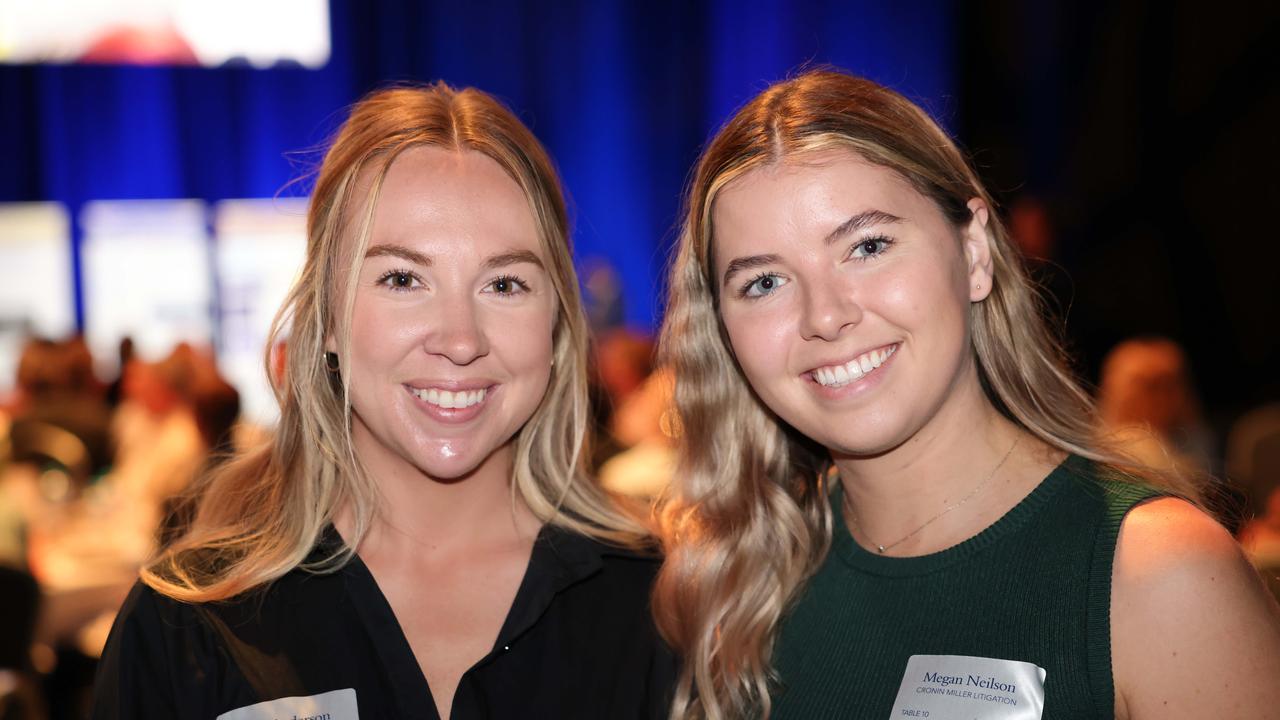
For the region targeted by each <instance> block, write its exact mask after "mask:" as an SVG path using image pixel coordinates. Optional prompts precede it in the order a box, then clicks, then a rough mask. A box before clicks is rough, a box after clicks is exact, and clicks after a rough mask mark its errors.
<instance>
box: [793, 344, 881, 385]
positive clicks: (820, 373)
mask: <svg viewBox="0 0 1280 720" xmlns="http://www.w3.org/2000/svg"><path fill="white" fill-rule="evenodd" d="M899 345H900V343H893V344H891V345H884V346H882V347H878V348H875V349H874V350H868V351H867V352H864V353H862V354H861V355H858V356H856V357H854V358H852V359H850V360H847V361H845V362H843V363H838V364H834V365H824V366H822V367H818V368H814V369H813V370H810V371H809V372H808V375H809V377H810V378H812V379H813V381H814V382H816V383H818V384H819V385H821V386H823V387H828V388H838V387H843V386H845V385H848V384H849V383H852V382H856V381H858V380H861V379H862V378H864V377H866V376H867V375H870V374H872V373H874V372H875V371H876V369H877V368H879V367H880V366H881V365H883V364H884V363H885V361H887V360H888V359H889V358H890V357H892V356H893V354H894V353H895V352H897V350H898V346H899Z"/></svg>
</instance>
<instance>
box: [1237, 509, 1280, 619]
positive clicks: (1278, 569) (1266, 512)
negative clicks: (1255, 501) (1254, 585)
mask: <svg viewBox="0 0 1280 720" xmlns="http://www.w3.org/2000/svg"><path fill="white" fill-rule="evenodd" d="M1239 537H1240V545H1241V546H1242V547H1243V548H1244V550H1245V552H1246V553H1248V555H1249V560H1250V561H1251V562H1252V563H1253V566H1254V567H1255V568H1257V569H1258V573H1259V574H1260V575H1262V579H1263V580H1264V581H1265V582H1266V583H1267V587H1268V588H1269V589H1270V590H1271V594H1272V595H1274V596H1275V597H1276V599H1278V600H1280V488H1277V489H1275V490H1273V491H1272V492H1271V496H1270V497H1268V498H1267V502H1266V505H1265V506H1264V509H1263V512H1262V513H1261V514H1260V515H1259V516H1258V517H1256V518H1254V519H1252V520H1250V521H1249V522H1248V523H1246V524H1245V526H1244V528H1243V529H1242V530H1241V531H1240V535H1239Z"/></svg>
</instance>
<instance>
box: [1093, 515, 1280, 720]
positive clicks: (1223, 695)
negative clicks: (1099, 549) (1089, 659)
mask: <svg viewBox="0 0 1280 720" xmlns="http://www.w3.org/2000/svg"><path fill="white" fill-rule="evenodd" d="M1111 598H1112V605H1111V638H1112V650H1111V651H1112V670H1113V674H1114V677H1115V686H1116V708H1117V717H1121V718H1130V719H1132V720H1147V719H1148V718H1161V719H1162V720H1177V719H1178V718H1214V717H1220V718H1236V717H1240V718H1245V717H1251V718H1263V717H1270V718H1280V682H1278V681H1277V679H1278V678H1280V610H1278V609H1277V607H1276V604H1275V601H1274V600H1273V599H1272V598H1271V596H1270V595H1269V594H1268V593H1267V591H1266V590H1265V588H1264V587H1263V585H1262V583H1261V581H1260V580H1259V578H1258V576H1257V574H1256V572H1255V571H1254V570H1253V568H1252V566H1250V565H1249V563H1248V561H1247V560H1246V559H1245V557H1244V554H1243V553H1242V552H1241V550H1240V548H1239V546H1238V545H1236V543H1235V540H1233V539H1232V538H1231V536H1230V535H1229V534H1228V533H1227V531H1226V530H1224V529H1223V528H1222V526H1220V525H1218V523H1216V522H1215V521H1213V520H1212V519H1211V518H1209V517H1208V516H1207V515H1205V514H1204V513H1203V512H1201V511H1200V510H1198V509H1196V508H1195V507H1194V506H1192V505H1191V504H1189V503H1187V502H1185V501H1182V500H1178V499H1175V498H1163V499H1159V500H1154V501H1152V502H1149V503H1146V504H1145V505H1141V506H1139V507H1137V508H1135V509H1134V510H1132V511H1131V512H1130V513H1129V515H1128V516H1127V517H1126V518H1125V521H1124V524H1123V525H1122V526H1121V530H1120V537H1119V539H1118V541H1117V544H1116V559H1115V567H1114V571H1113V580H1112V591H1111Z"/></svg>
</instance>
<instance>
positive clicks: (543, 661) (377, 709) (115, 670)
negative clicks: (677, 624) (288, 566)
mask: <svg viewBox="0 0 1280 720" xmlns="http://www.w3.org/2000/svg"><path fill="white" fill-rule="evenodd" d="M336 541H338V537H337V534H336V533H335V532H333V531H332V529H330V531H329V532H328V533H327V534H326V537H325V540H323V541H322V542H321V544H320V545H319V546H318V547H317V552H321V551H326V550H327V549H330V548H329V547H328V546H329V544H330V543H333V542H336ZM657 566H658V561H657V560H656V559H655V558H651V557H644V556H641V555H637V554H635V553H631V552H628V551H625V550H619V549H616V548H612V547H609V546H607V545H604V544H601V543H599V542H597V541H595V540H592V539H589V538H587V537H584V536H581V535H578V534H576V533H571V532H568V531H565V530H562V529H559V528H555V527H552V526H550V525H548V526H544V527H543V529H542V532H541V533H539V535H538V539H537V541H536V542H535V543H534V547H533V554H532V556H531V557H530V560H529V567H528V569H527V570H526V572H525V576H524V579H523V581H522V582H521V584H520V588H519V590H518V591H517V592H516V597H515V601H514V603H513V604H512V607H511V610H510V612H509V614H508V615H507V618H506V621H505V622H504V623H503V626H502V629H501V631H500V632H499V633H498V639H497V642H496V643H494V647H493V649H492V651H490V652H489V654H488V655H486V656H485V657H484V658H483V659H481V660H480V661H479V662H477V663H476V664H475V665H474V666H472V667H471V669H469V670H468V671H467V672H466V673H465V674H464V675H463V676H462V679H461V681H460V682H459V684H458V689H457V692H456V694H455V696H454V699H453V710H452V716H451V717H452V718H453V719H454V720H472V719H480V718H485V719H488V718H549V719H550V718H607V719H609V720H627V719H630V718H636V719H637V720H639V719H642V718H644V719H648V718H663V717H666V716H667V711H668V707H669V702H670V694H671V687H672V684H673V682H674V678H675V673H676V667H675V661H674V660H673V658H672V656H671V654H670V652H669V651H668V650H667V648H666V646H665V645H664V644H663V642H662V640H661V638H660V637H659V636H658V634H657V631H656V629H655V628H654V624H653V620H652V619H651V617H650V614H649V589H650V585H651V583H652V581H653V576H654V573H655V572H656V570H657ZM352 705H354V706H355V708H356V710H355V712H356V713H357V714H356V715H352V714H351V706H352ZM326 713H327V715H326ZM224 716H225V717H224ZM93 717H94V718H95V720H115V719H117V718H120V719H123V718H129V719H137V720H144V719H149V718H197V719H201V720H204V719H207V720H215V719H219V718H221V720H257V719H258V718H262V719H263V720H294V718H295V717H296V718H297V719H298V720H304V718H317V719H319V718H325V720H355V718H357V717H358V718H361V719H362V720H400V719H404V720H410V719H412V720H439V717H438V714H437V712H436V707H435V703H434V702H433V700H432V697H431V690H430V688H429V687H428V685H427V681H426V679H425V678H424V677H423V675H422V671H421V669H420V668H419V666H418V663H417V660H416V659H415V658H414V655H413V652H412V651H411V650H410V648H409V642H408V640H407V639H406V638H405V636H404V633H403V631H402V630H401V629H400V625H399V623H398V622H397V621H396V618H395V615H394V614H393V613H392V611H391V606H390V605H389V604H388V603H387V600H386V598H385V597H384V596H383V595H382V592H381V591H380V590H379V589H378V586H377V583H376V582H375V581H374V578H373V576H372V575H371V574H370V573H369V569H368V568H367V567H366V566H365V565H364V563H363V562H361V561H360V559H359V558H358V557H355V558H353V559H352V560H351V562H349V563H348V564H347V565H346V566H345V567H343V568H342V569H341V570H339V571H338V572H335V573H332V574H328V575H315V574H312V573H307V572H304V571H301V570H294V571H293V572H291V573H289V574H287V575H285V576H284V577H283V578H281V579H280V580H278V581H277V582H275V583H273V584H272V585H271V586H270V587H268V588H267V589H266V590H264V591H260V592H256V593H251V594H247V595H245V596H243V597H241V598H237V599H235V600H232V601H228V602H219V603H204V604H194V605H193V604H186V603H181V602H177V601H175V600H172V599H169V598H167V597H164V596H161V595H159V594H158V593H156V592H155V591H153V590H151V589H150V588H148V587H146V586H144V585H142V584H138V585H137V586H136V587H135V588H134V589H133V592H132V593H130V595H129V598H128V599H127V600H126V601H125V604H124V607H123V608H122V609H121V611H120V616H119V617H118V618H117V620H116V624H115V627H114V628H113V629H112V631H111V637H110V639H109V640H108V641H107V647H106V650H105V651H104V653H103V656H102V662H101V664H100V666H99V671H98V679H97V685H96V687H95V692H94V711H93Z"/></svg>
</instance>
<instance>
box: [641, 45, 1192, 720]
mask: <svg viewBox="0 0 1280 720" xmlns="http://www.w3.org/2000/svg"><path fill="white" fill-rule="evenodd" d="M832 148H838V149H844V150H847V151H851V152H853V153H856V154H857V155H858V156H860V157H862V158H863V159H865V160H867V161H868V162H871V163H874V164H876V165H880V166H882V167H885V168H888V169H891V170H893V171H894V172H896V173H898V174H899V175H900V176H901V177H902V178H904V179H905V180H906V181H907V182H909V183H910V184H911V186H912V187H913V188H914V189H915V190H916V191H917V192H919V193H920V194H922V195H923V196H925V197H927V198H929V199H931V200H932V201H933V202H934V203H936V205H937V206H938V207H939V208H940V209H941V211H942V213H943V214H944V215H945V216H946V217H947V218H948V219H950V221H951V222H952V223H953V224H955V225H956V226H957V227H959V226H962V225H963V224H965V223H967V222H968V221H969V219H970V217H971V215H970V210H969V208H968V202H969V201H970V200H971V199H973V198H980V199H982V200H983V201H984V202H985V203H986V204H987V206H988V207H994V204H993V202H992V199H991V197H990V196H989V195H988V193H987V192H986V190H985V189H983V187H982V184H981V182H979V180H978V177H977V175H976V174H975V173H974V171H973V169H972V168H971V167H970V165H969V163H968V162H967V161H966V159H965V157H964V155H963V154H962V153H961V152H960V150H959V149H958V148H957V147H956V145H955V143H954V142H953V141H952V140H951V138H950V137H948V136H947V134H946V133H945V132H944V131H943V130H942V129H941V128H940V127H938V125H937V124H936V123H935V122H934V121H933V120H932V119H930V117H929V116H928V115H927V114H926V113H925V112H924V111H923V110H921V109H920V108H919V107H917V106H916V105H914V104H913V103H911V102H910V101H908V100H907V99H905V98H904V97H902V96H901V95H899V94H897V93H895V92H893V91H891V90H889V89H887V88H884V87H882V86H880V85H877V84H876V83H873V82H871V81H868V80H865V79H861V78H857V77H853V76H850V75H847V74H844V73H841V72H835V71H829V70H818V71H810V72H806V73H804V74H802V75H799V76H797V77H795V78H793V79H790V80H787V81H784V82H780V83H778V84H776V85H773V86H772V87H770V88H768V89H767V90H765V91H764V92H763V93H761V94H760V95H758V96H757V97H756V98H754V99H753V100H752V101H751V102H749V103H748V104H747V105H746V106H744V107H743V108H742V109H741V110H739V111H738V112H737V114H735V115H734V116H733V118H732V119H730V120H729V122H728V123H727V124H726V125H725V126H724V127H723V128H722V129H721V130H720V132H719V133H718V134H717V135H716V136H715V138H714V139H713V140H712V141H711V143H710V144H709V145H708V147H707V148H706V149H705V151H704V152H703V154H702V157H701V158H700V159H699V161H698V165H697V168H696V171H695V174H694V177H693V180H692V182H691V185H690V188H689V192H688V199H687V208H686V211H687V215H686V218H685V223H684V227H683V231H682V233H681V236H680V246H679V250H678V253H677V255H676V258H675V261H674V265H673V268H672V271H671V280H670V298H669V301H668V307H667V318H666V322H665V325H664V327H663V332H662V340H661V348H662V359H663V361H664V362H665V363H667V364H669V365H670V366H671V367H672V368H674V370H675V374H676V393H675V398H676V407H677V410H678V413H679V419H680V426H681V429H682V435H681V438H680V447H679V470H678V471H677V473H676V477H677V478H678V482H677V484H676V485H675V486H674V487H673V488H672V489H671V491H670V495H669V496H668V497H667V498H666V500H665V503H664V505H663V507H662V510H661V521H662V540H663V544H664V549H665V551H666V554H667V558H666V563H665V565H664V567H663V569H662V571H661V573H660V575H659V578H658V581H657V585H656V587H655V590H654V611H655V615H656V618H657V621H658V624H659V627H660V628H661V630H662V632H663V634H664V635H665V637H666V638H667V640H668V641H669V642H670V643H671V645H672V646H673V648H674V649H675V650H676V651H677V652H678V653H679V654H680V655H681V656H682V657H683V660H684V665H683V668H682V671H681V675H680V678H679V682H678V685H677V688H676V695H675V700H674V705H673V717H675V718H679V719H681V720H684V719H693V718H711V719H718V718H742V717H767V715H768V713H769V709H770V697H769V683H770V681H771V674H772V670H771V664H770V657H771V655H772V651H773V645H774V639H775V636H776V633H777V629H778V625H779V622H780V619H781V618H782V616H783V614H784V613H785V612H786V610H787V609H788V607H789V605H790V604H791V603H792V602H793V601H794V600H795V598H796V596H797V593H798V591H799V590H800V588H801V587H802V586H803V584H804V583H805V581H806V580H807V579H808V578H809V576H810V575H811V574H812V573H813V572H814V571H815V570H816V569H817V567H818V565H819V564H820V563H821V562H822V560H823V558H824V557H825V555H826V553H827V551H828V548H829V546H830V542H831V532H832V517H831V510H830V507H829V504H828V501H827V496H826V495H827V493H826V488H825V486H824V480H823V478H824V476H825V471H826V470H827V469H828V467H829V462H830V461H829V458H828V456H827V454H826V452H825V450H824V449H823V448H821V447H818V446H816V445H815V444H814V443H813V442H812V441H811V440H809V439H808V438H805V437H803V436H801V435H800V434H799V433H797V432H796V431H795V430H794V429H792V428H790V427H789V426H787V425H785V423H783V422H782V421H781V420H779V419H778V418H777V417H776V416H775V415H773V413H771V412H770V411H769V410H768V408H767V407H765V406H764V405H763V404H762V403H761V401H760V400H759V399H758V398H757V397H756V396H755V395H754V394H753V393H752V391H751V388H750V386H749V385H748V383H747V381H746V378H745V377H744V375H743V373H742V371H741V369H740V368H738V366H737V361H736V360H735V359H734V355H733V352H732V349H731V348H730V346H729V341H728V336H727V334H726V332H725V329H724V327H723V325H722V323H721V321H720V317H719V311H718V306H717V303H718V299H717V295H716V287H717V283H716V282H715V280H714V268H713V264H714V260H713V253H714V252H715V228H714V227H712V223H711V211H712V205H713V204H714V202H715V199H716V195H717V193H718V192H719V191H720V190H721V189H722V188H724V186H725V185H726V184H728V183H729V182H731V181H733V180H734V179H735V178H738V177H741V176H742V175H743V174H745V173H747V172H750V171H751V170H753V169H755V168H759V167H761V166H765V165H768V164H771V163H778V162H781V161H782V160H784V159H785V158H788V157H791V156H795V155H798V154H802V153H810V152H815V151H819V150H824V149H832ZM989 228H990V230H991V256H992V261H993V263H994V278H995V281H994V283H993V285H994V286H993V288H992V289H991V293H990V295H989V296H988V297H987V298H986V300H984V301H983V302H980V303H974V304H973V305H972V307H971V310H970V315H971V318H970V319H971V326H972V335H971V347H972V352H973V354H974V357H975V358H976V360H977V366H978V369H979V377H980V381H981V383H982V386H983V389H984V391H985V393H986V395H987V397H988V398H989V399H990V401H991V403H992V404H993V405H994V406H995V407H996V408H998V409H999V410H1000V412H1002V413H1003V414H1004V415H1005V416H1007V417H1008V418H1009V419H1010V420H1011V421H1013V422H1014V423H1016V424H1017V425H1018V426H1020V427H1022V428H1023V429H1025V430H1026V431H1028V432H1030V433H1032V434H1033V435H1035V436H1036V437H1038V438H1040V439H1041V440H1043V441H1044V442H1046V443H1048V444H1050V445H1052V446H1053V447H1056V448H1058V449H1060V450H1063V451H1065V452H1070V453H1075V454H1078V455H1082V456H1085V457H1088V458H1092V459H1095V460H1098V461H1101V462H1106V463H1109V464H1113V465H1117V466H1120V467H1123V468H1126V469H1128V468H1131V467H1132V464H1131V463H1129V462H1127V461H1126V460H1125V459H1123V458H1122V457H1121V456H1118V455H1116V454H1115V453H1113V452H1111V451H1109V450H1106V449H1103V448H1102V447H1101V446H1100V445H1099V443H1098V441H1097V438H1096V436H1095V427H1096V423H1095V411H1094V405H1093V401H1092V400H1091V398H1090V397H1089V395H1088V393H1087V392H1085V390H1084V389H1082V387H1081V386H1080V385H1079V383H1078V382H1077V381H1076V380H1075V379H1074V377H1073V375H1072V373H1071V372H1070V370H1069V369H1068V368H1069V364H1068V362H1067V358H1066V355H1065V353H1064V352H1063V350H1062V347H1061V345H1060V343H1059V342H1058V340H1057V339H1056V337H1055V335H1054V333H1053V332H1051V330H1050V328H1049V326H1048V324H1047V322H1046V320H1045V313H1044V311H1043V309H1042V308H1043V305H1042V303H1041V300H1040V298H1039V296H1038V294H1037V291H1036V289H1035V287H1034V286H1033V284H1032V283H1031V281H1030V280H1029V279H1028V276H1027V274H1026V273H1025V271H1024V270H1023V268H1022V266H1021V262H1020V259H1019V257H1018V255H1017V252H1016V250H1015V249H1014V247H1013V245H1012V244H1011V242H1010V240H1009V236H1008V233H1007V231H1006V230H1005V228H1004V226H1003V225H1002V224H1001V223H1000V221H999V219H998V218H996V217H995V216H994V214H993V215H992V217H991V220H990V222H989ZM1189 492H1190V491H1189Z"/></svg>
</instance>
